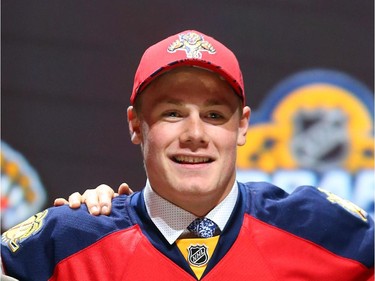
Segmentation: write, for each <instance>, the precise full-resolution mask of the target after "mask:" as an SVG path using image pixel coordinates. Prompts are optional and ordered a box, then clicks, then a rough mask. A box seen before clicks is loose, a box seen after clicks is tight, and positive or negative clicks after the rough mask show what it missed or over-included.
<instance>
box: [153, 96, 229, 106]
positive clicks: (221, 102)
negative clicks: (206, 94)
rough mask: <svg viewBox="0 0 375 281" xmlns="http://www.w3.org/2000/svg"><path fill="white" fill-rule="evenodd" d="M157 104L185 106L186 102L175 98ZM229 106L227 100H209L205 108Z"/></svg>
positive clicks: (205, 103)
mask: <svg viewBox="0 0 375 281" xmlns="http://www.w3.org/2000/svg"><path fill="white" fill-rule="evenodd" d="M157 102H159V103H160V102H161V103H167V104H173V105H179V106H181V105H184V102H183V101H182V100H180V99H174V98H170V99H168V100H163V99H162V98H161V99H160V100H158V101H157ZM226 104H228V103H227V101H225V100H219V99H209V100H206V101H205V102H204V103H203V105H204V106H213V105H226Z"/></svg>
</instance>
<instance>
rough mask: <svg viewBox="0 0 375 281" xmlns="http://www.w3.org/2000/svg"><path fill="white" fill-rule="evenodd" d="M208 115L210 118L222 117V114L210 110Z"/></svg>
mask: <svg viewBox="0 0 375 281" xmlns="http://www.w3.org/2000/svg"><path fill="white" fill-rule="evenodd" d="M208 117H209V118H211V119H220V118H222V117H223V116H221V115H220V114H218V113H215V112H211V113H209V114H208Z"/></svg>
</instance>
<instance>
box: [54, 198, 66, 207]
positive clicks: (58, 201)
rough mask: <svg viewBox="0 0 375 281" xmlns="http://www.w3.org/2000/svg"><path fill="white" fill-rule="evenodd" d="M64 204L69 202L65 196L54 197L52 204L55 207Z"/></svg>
mask: <svg viewBox="0 0 375 281" xmlns="http://www.w3.org/2000/svg"><path fill="white" fill-rule="evenodd" d="M66 204H69V202H68V201H67V200H66V199H65V198H56V199H55V201H54V202H53V206H55V207H59V206H62V205H66Z"/></svg>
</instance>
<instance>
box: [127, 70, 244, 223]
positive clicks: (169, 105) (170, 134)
mask: <svg viewBox="0 0 375 281" xmlns="http://www.w3.org/2000/svg"><path fill="white" fill-rule="evenodd" d="M138 99H140V100H139V101H137V104H140V105H139V109H138V110H135V109H134V108H133V107H129V109H128V119H129V128H130V132H131V135H132V141H133V143H135V144H141V146H142V152H143V157H144V163H145V168H146V173H147V176H148V179H149V180H150V183H151V186H152V188H153V189H154V191H155V192H157V193H158V194H159V195H160V196H162V197H163V198H165V199H167V200H168V201H170V202H172V203H174V204H175V205H177V206H180V207H181V208H183V209H185V210H187V211H190V212H192V213H194V214H196V215H199V216H202V215H205V214H206V213H207V212H209V211H210V210H211V209H212V208H213V207H214V206H215V205H217V204H218V203H219V202H220V201H221V200H222V199H224V198H225V196H226V195H227V194H228V193H229V191H230V190H231V188H232V186H233V184H234V181H235V165H236V149H237V145H243V144H244V143H245V135H246V132H247V126H248V121H249V117H250V108H248V107H244V108H243V110H242V108H241V107H242V105H241V102H240V99H239V98H238V97H237V96H236V94H235V93H234V91H233V90H232V88H231V87H230V85H229V84H228V83H227V82H226V81H225V80H223V79H221V78H220V77H219V76H218V75H217V74H215V73H213V72H210V71H207V70H203V69H198V68H194V67H180V68H177V69H175V70H172V71H170V72H168V73H166V74H164V75H162V76H160V77H158V78H157V79H155V80H154V81H153V82H152V83H151V84H150V85H149V86H148V87H147V88H146V89H145V90H144V91H143V93H142V94H141V95H140V96H139V97H138Z"/></svg>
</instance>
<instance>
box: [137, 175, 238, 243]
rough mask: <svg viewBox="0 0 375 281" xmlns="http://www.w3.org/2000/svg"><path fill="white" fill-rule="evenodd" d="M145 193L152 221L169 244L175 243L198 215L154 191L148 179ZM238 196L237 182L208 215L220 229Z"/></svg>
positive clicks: (227, 218)
mask: <svg viewBox="0 0 375 281" xmlns="http://www.w3.org/2000/svg"><path fill="white" fill-rule="evenodd" d="M143 194H144V199H145V204H146V209H147V213H148V215H149V216H150V218H151V220H152V222H153V223H154V224H155V225H156V227H157V228H158V229H159V231H160V232H161V233H162V234H163V236H164V237H165V239H167V241H168V242H169V244H173V243H174V242H175V241H176V240H177V239H178V238H179V237H180V235H181V234H182V233H183V232H184V231H185V230H186V227H187V226H188V225H189V224H190V223H191V222H192V221H193V220H194V219H195V218H196V216H195V215H193V214H191V213H189V212H188V211H185V210H183V209H181V208H180V207H178V206H176V205H174V204H172V203H171V202H169V201H167V200H165V199H164V198H162V197H160V196H159V195H158V194H157V193H156V192H155V191H153V189H152V187H151V185H150V183H149V181H148V180H147V183H146V187H145V189H144V191H143ZM237 196H238V186H237V182H235V183H234V185H233V188H232V190H231V191H230V192H229V194H228V195H227V197H225V198H224V200H223V201H221V202H220V204H219V205H217V206H216V207H215V208H214V209H212V210H211V211H210V212H209V213H208V214H207V215H206V217H207V218H209V219H210V220H212V221H214V222H215V223H216V224H217V225H218V226H219V228H220V230H223V229H224V227H225V225H226V224H227V222H228V220H229V217H230V215H231V214H232V211H233V209H234V206H235V204H236V201H237Z"/></svg>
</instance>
